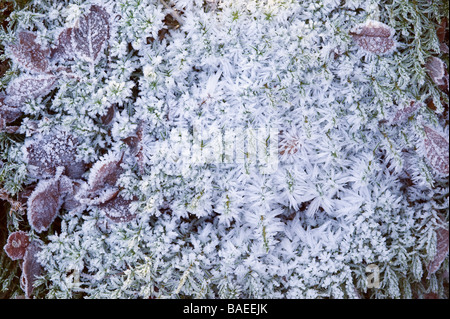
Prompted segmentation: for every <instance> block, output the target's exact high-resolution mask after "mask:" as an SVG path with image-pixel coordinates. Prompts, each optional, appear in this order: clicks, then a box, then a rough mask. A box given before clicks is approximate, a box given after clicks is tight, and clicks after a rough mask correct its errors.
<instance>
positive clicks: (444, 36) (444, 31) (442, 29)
mask: <svg viewBox="0 0 450 319" xmlns="http://www.w3.org/2000/svg"><path fill="white" fill-rule="evenodd" d="M436 34H437V37H438V39H439V42H442V43H443V42H446V40H447V41H448V19H447V18H443V19H442V20H441V24H440V25H439V27H438V28H437V30H436Z"/></svg>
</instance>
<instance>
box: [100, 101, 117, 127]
mask: <svg viewBox="0 0 450 319" xmlns="http://www.w3.org/2000/svg"><path fill="white" fill-rule="evenodd" d="M115 115H116V105H115V104H113V105H111V106H110V107H109V108H108V111H107V112H106V114H105V115H103V116H102V117H101V118H100V120H101V121H102V123H103V124H105V125H108V124H110V123H111V122H112V120H113V119H114V116H115Z"/></svg>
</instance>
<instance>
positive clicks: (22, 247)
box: [4, 231, 30, 260]
mask: <svg viewBox="0 0 450 319" xmlns="http://www.w3.org/2000/svg"><path fill="white" fill-rule="evenodd" d="M29 244H30V238H29V237H28V234H27V233H26V232H24V231H16V232H14V233H11V234H10V235H9V237H8V241H7V243H6V245H5V247H4V249H5V252H6V254H7V255H8V257H9V258H11V259H12V260H18V259H22V258H23V257H24V256H25V252H26V250H27V247H28V245H29Z"/></svg>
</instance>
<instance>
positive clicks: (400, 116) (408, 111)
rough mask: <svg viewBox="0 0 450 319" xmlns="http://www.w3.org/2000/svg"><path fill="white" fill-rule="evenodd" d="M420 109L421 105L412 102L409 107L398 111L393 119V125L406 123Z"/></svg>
mask: <svg viewBox="0 0 450 319" xmlns="http://www.w3.org/2000/svg"><path fill="white" fill-rule="evenodd" d="M418 108H419V103H416V102H414V101H411V103H410V104H409V106H408V107H404V108H403V109H400V110H397V112H395V115H394V117H393V118H392V123H400V122H404V121H406V120H407V119H408V118H409V117H410V116H411V115H413V114H414V112H415V111H416V110H417V109H418Z"/></svg>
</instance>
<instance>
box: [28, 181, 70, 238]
mask: <svg viewBox="0 0 450 319" xmlns="http://www.w3.org/2000/svg"><path fill="white" fill-rule="evenodd" d="M61 205H62V194H61V192H60V189H59V178H53V179H50V180H41V181H40V182H39V184H38V185H37V186H36V188H35V190H34V191H33V193H32V194H31V196H30V198H29V199H28V205H27V206H28V212H27V216H28V223H29V224H30V226H31V227H32V228H33V229H34V230H35V231H36V232H38V233H40V232H42V231H45V230H47V229H48V228H49V227H50V225H51V224H52V223H53V221H54V220H55V218H56V215H57V214H58V211H59V209H60V208H61Z"/></svg>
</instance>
